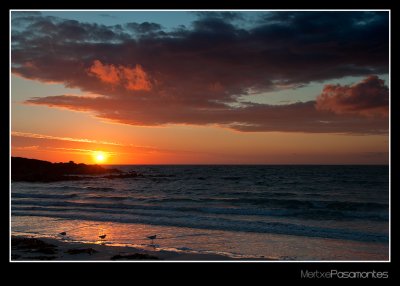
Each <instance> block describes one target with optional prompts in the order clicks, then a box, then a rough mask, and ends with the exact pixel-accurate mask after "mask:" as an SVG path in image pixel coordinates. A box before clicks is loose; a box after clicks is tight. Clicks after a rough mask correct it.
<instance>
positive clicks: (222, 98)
mask: <svg viewBox="0 0 400 286" xmlns="http://www.w3.org/2000/svg"><path fill="white" fill-rule="evenodd" d="M238 15H240V14H235V15H234V14H232V15H231V14H224V13H215V14H213V13H203V14H201V15H200V17H199V18H198V20H197V21H194V22H193V23H192V25H191V27H179V28H177V29H175V30H172V31H167V30H163V28H162V26H161V25H159V24H157V23H148V22H145V23H127V24H125V25H114V26H105V25H101V24H91V23H81V22H78V21H74V20H65V19H60V18H55V17H43V16H41V15H38V14H24V13H23V12H21V13H17V15H16V16H14V17H13V20H12V26H13V31H12V72H13V73H15V74H17V75H20V76H22V77H25V78H29V79H34V80H39V81H42V82H59V83H63V84H64V85H66V86H67V87H74V88H79V89H81V90H82V91H86V92H88V93H91V94H98V95H101V96H99V97H96V98H93V97H82V96H72V95H57V96H48V97H40V98H32V99H30V100H29V101H28V103H30V104H41V105H47V106H54V107H61V108H69V109H72V110H81V111H90V112H93V113H94V114H96V116H98V117H101V118H106V119H109V120H113V121H117V122H121V123H126V124H133V125H163V124H201V125H204V124H214V125H220V126H226V127H229V128H233V129H236V130H239V131H299V132H339V133H340V132H351V133H377V132H384V131H385V130H387V127H388V122H387V118H383V117H382V116H375V115H377V114H380V115H381V114H383V113H384V109H385V108H386V110H387V104H386V106H385V104H384V101H385V98H386V99H387V92H386V93H385V92H383V90H384V86H382V85H381V88H375V89H374V88H373V85H374V84H375V85H376V81H379V79H378V78H376V77H369V78H368V80H366V81H370V79H371V78H375V83H371V82H369V83H368V82H364V83H360V84H359V85H360V86H358V87H342V89H340V90H339V87H337V88H334V87H333V86H327V87H325V89H324V91H323V93H322V95H321V96H320V97H319V98H318V100H317V103H315V102H314V101H310V102H306V103H295V104H289V105H281V106H273V105H266V104H256V103H250V102H248V103H245V104H238V101H237V99H238V97H243V96H246V95H247V94H249V93H250V92H251V93H257V92H263V91H269V90H274V89H281V88H282V87H287V88H289V87H293V86H301V85H306V84H308V83H310V82H312V81H321V80H329V79H337V78H342V77H345V76H362V75H365V76H369V75H371V74H384V73H388V24H389V23H388V13H387V12H270V13H265V17H260V18H259V19H258V20H257V22H256V23H254V24H253V26H252V27H251V28H246V29H244V28H241V26H240V25H237V24H236V22H235V21H236V20H238V21H239V20H240V21H244V20H243V18H241V17H239V16H238ZM233 16H234V17H233ZM366 85H368V86H366ZM343 88H344V89H346V88H347V89H346V91H345V93H343V92H344V90H343ZM349 90H351V91H349ZM364 90H368V92H367V93H366V94H364V93H363V91H364ZM343 94H346V96H345V97H346V98H348V99H347V100H344V98H345V97H344V96H343ZM354 102H356V103H354ZM374 104H378V106H375V107H376V109H374V108H375V107H374V106H373V105H374ZM233 106H236V107H233ZM316 107H317V108H316ZM364 109H365V110H364ZM377 110H379V112H376V111H377ZM372 111H374V112H372ZM386 112H387V111H386ZM367 113H368V114H369V115H371V116H370V117H365V116H363V115H365V114H367ZM386 114H387V113H386Z"/></svg>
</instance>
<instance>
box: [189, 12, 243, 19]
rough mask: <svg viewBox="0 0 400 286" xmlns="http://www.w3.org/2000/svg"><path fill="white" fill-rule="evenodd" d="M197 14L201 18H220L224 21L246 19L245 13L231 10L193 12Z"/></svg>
mask: <svg viewBox="0 0 400 286" xmlns="http://www.w3.org/2000/svg"><path fill="white" fill-rule="evenodd" d="M192 13H193V14H195V15H196V16H197V17H199V18H200V19H204V18H219V19H222V20H224V21H235V20H244V17H243V14H242V13H239V12H230V11H223V12H218V11H213V12H209V11H196V12H192Z"/></svg>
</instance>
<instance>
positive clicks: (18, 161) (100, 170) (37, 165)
mask: <svg viewBox="0 0 400 286" xmlns="http://www.w3.org/2000/svg"><path fill="white" fill-rule="evenodd" d="M136 177H143V175H142V174H139V173H137V172H134V171H131V172H123V171H121V170H118V169H108V168H104V167H102V166H99V165H86V164H82V163H80V164H76V163H74V162H73V161H69V162H68V163H51V162H48V161H42V160H36V159H27V158H21V157H11V180H12V181H15V182H57V181H76V180H87V179H99V178H106V179H118V178H136Z"/></svg>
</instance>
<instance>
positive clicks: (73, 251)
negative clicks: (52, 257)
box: [65, 248, 98, 255]
mask: <svg viewBox="0 0 400 286" xmlns="http://www.w3.org/2000/svg"><path fill="white" fill-rule="evenodd" d="M96 252H98V251H97V250H95V249H93V248H72V249H68V250H67V251H65V253H68V254H72V255H75V254H80V253H87V254H89V255H92V254H93V253H96Z"/></svg>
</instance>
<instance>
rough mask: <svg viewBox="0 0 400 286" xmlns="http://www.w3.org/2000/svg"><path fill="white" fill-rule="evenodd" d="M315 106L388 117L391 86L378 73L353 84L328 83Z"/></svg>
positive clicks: (342, 111)
mask: <svg viewBox="0 0 400 286" xmlns="http://www.w3.org/2000/svg"><path fill="white" fill-rule="evenodd" d="M315 106H316V108H317V109H318V110H330V111H333V112H334V113H337V114H358V115H363V116H367V117H371V116H382V117H387V116H388V113H389V88H388V87H387V86H385V82H384V81H383V80H382V79H380V78H379V77H378V76H376V75H371V76H369V77H367V78H365V79H364V80H363V81H361V82H359V83H357V84H354V85H351V86H349V85H344V86H342V85H340V84H336V85H333V84H328V85H325V87H324V89H323V91H322V93H321V95H320V96H319V97H318V98H317V101H316V105H315Z"/></svg>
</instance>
